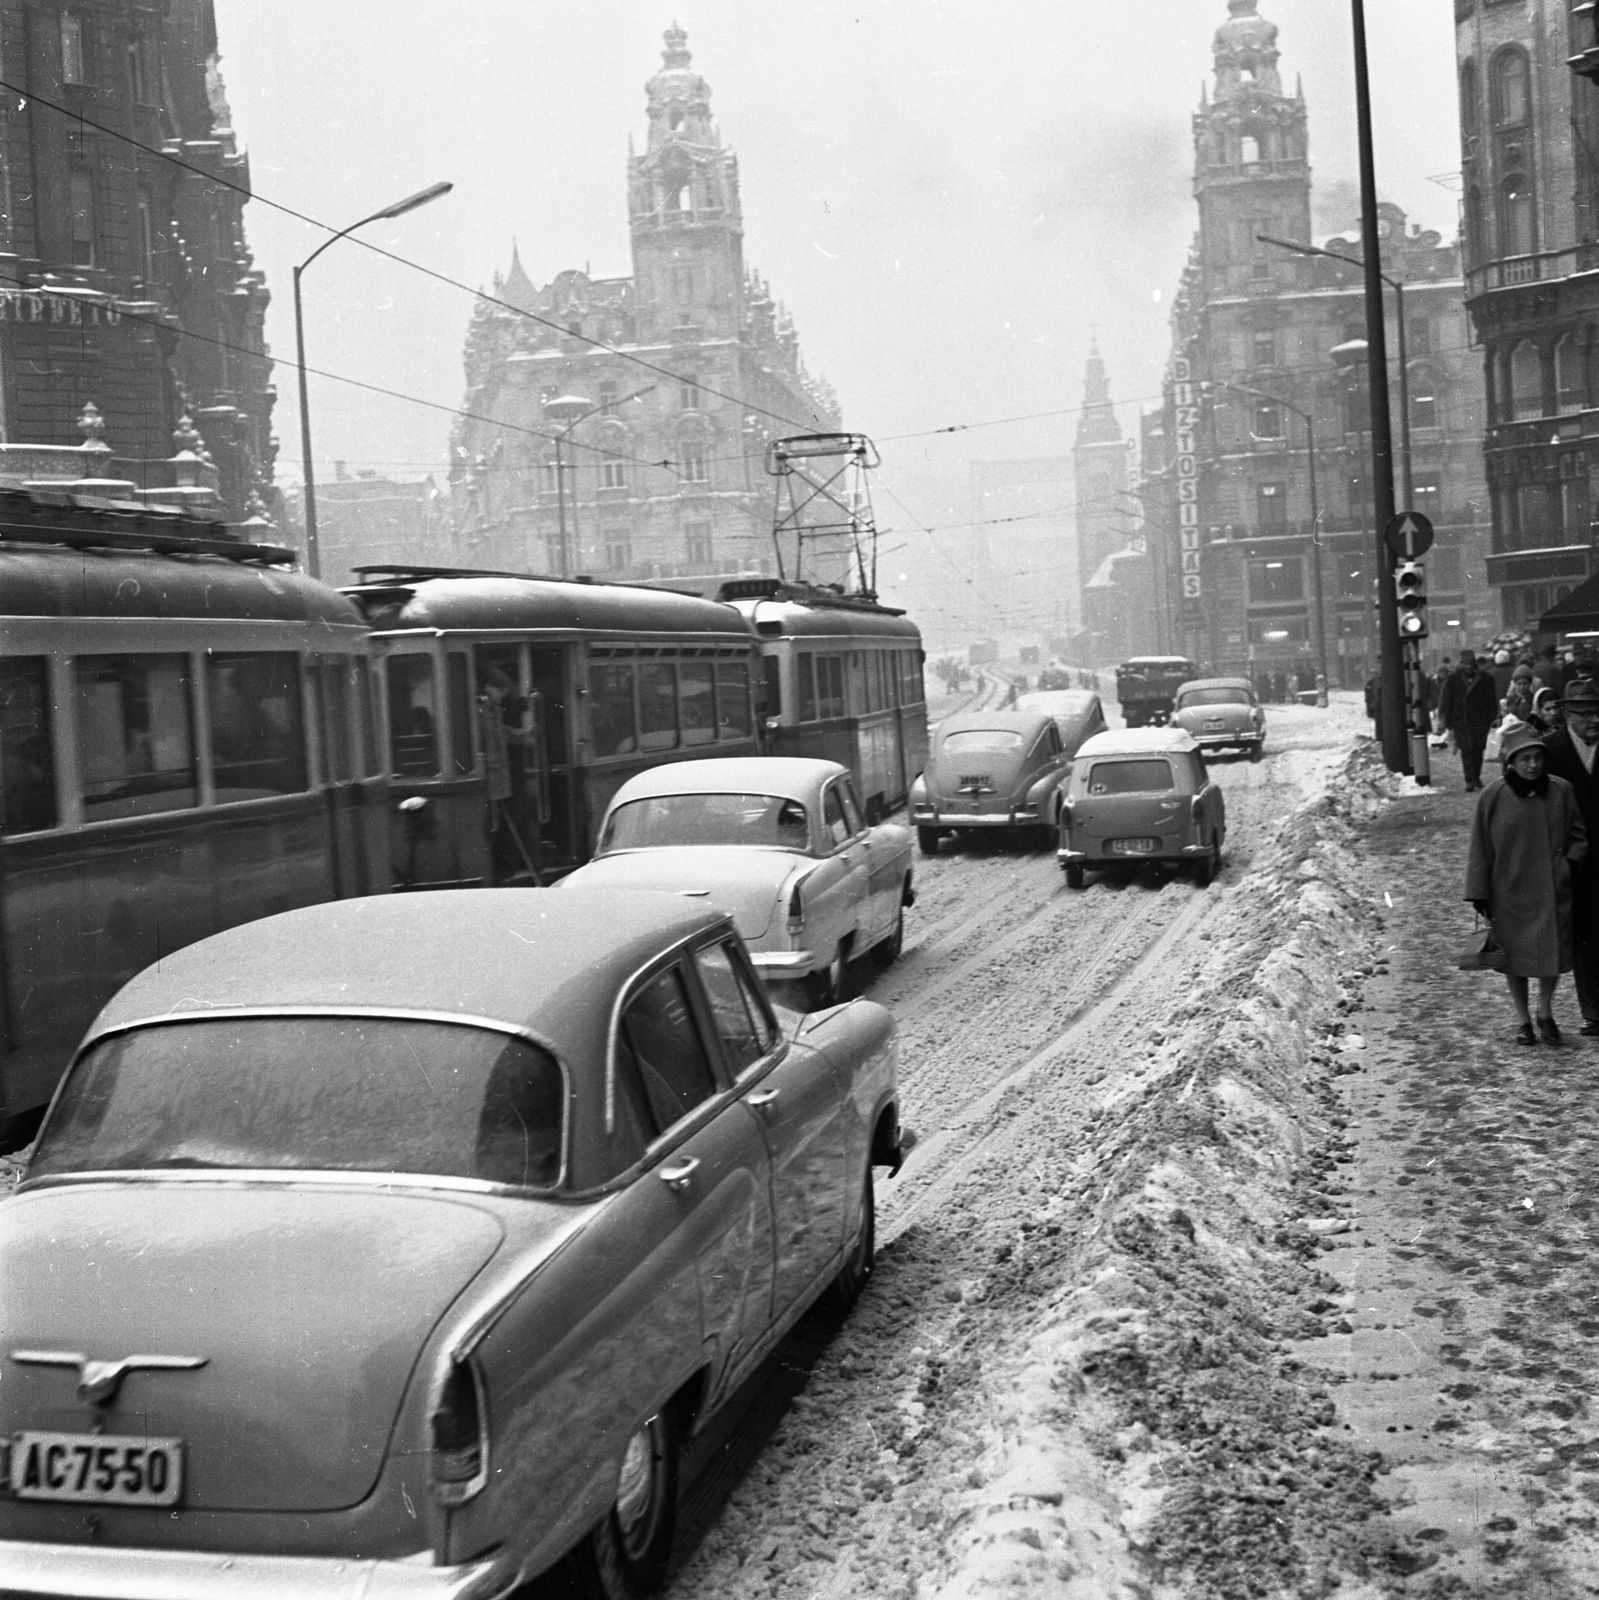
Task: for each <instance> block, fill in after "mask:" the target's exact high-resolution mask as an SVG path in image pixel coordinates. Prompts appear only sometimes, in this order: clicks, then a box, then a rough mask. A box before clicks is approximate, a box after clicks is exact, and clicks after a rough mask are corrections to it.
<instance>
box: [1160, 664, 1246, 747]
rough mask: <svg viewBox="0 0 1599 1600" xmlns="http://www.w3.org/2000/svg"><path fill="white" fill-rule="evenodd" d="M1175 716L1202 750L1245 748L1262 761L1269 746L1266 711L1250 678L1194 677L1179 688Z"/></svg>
mask: <svg viewBox="0 0 1599 1600" xmlns="http://www.w3.org/2000/svg"><path fill="white" fill-rule="evenodd" d="M1171 720H1172V726H1173V727H1176V728H1186V729H1187V730H1188V732H1189V733H1191V734H1193V736H1194V738H1195V740H1197V741H1198V744H1199V747H1200V749H1201V750H1242V751H1244V752H1245V753H1246V754H1247V755H1248V756H1249V759H1250V760H1251V761H1259V760H1260V758H1261V755H1262V754H1263V752H1264V750H1265V747H1266V713H1265V711H1264V710H1262V708H1261V704H1260V701H1259V700H1257V699H1256V698H1255V686H1254V685H1253V684H1252V683H1251V682H1250V681H1249V679H1248V678H1193V679H1191V680H1190V681H1189V682H1187V683H1185V684H1183V685H1181V687H1179V689H1178V690H1177V700H1176V705H1175V709H1174V710H1173V711H1172V716H1171Z"/></svg>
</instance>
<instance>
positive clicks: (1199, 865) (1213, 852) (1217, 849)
mask: <svg viewBox="0 0 1599 1600" xmlns="http://www.w3.org/2000/svg"><path fill="white" fill-rule="evenodd" d="M1220 871H1221V846H1220V845H1219V844H1217V843H1216V841H1215V839H1212V840H1211V841H1210V851H1209V853H1208V854H1207V855H1203V856H1201V857H1200V858H1199V860H1198V861H1196V862H1195V863H1194V882H1195V883H1196V884H1198V885H1199V887H1200V888H1201V889H1208V888H1209V887H1210V886H1211V884H1212V883H1214V882H1215V881H1216V874H1217V873H1218V872H1220Z"/></svg>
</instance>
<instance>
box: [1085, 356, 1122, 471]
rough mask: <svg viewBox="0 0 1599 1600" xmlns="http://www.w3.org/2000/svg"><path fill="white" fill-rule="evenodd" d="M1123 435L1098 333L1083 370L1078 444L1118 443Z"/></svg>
mask: <svg viewBox="0 0 1599 1600" xmlns="http://www.w3.org/2000/svg"><path fill="white" fill-rule="evenodd" d="M1121 437H1122V430H1121V424H1120V423H1119V422H1117V420H1116V411H1115V408H1114V407H1113V406H1112V405H1111V403H1110V379H1109V378H1108V377H1107V376H1106V374H1105V358H1104V357H1103V356H1102V355H1100V353H1099V339H1098V337H1097V336H1095V337H1093V338H1091V339H1090V341H1089V346H1088V366H1087V369H1086V370H1085V372H1084V374H1083V409H1082V412H1081V414H1080V415H1079V416H1078V418H1077V442H1078V444H1079V445H1085V444H1109V443H1112V442H1115V443H1117V444H1119V443H1120V442H1121Z"/></svg>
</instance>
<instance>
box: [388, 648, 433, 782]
mask: <svg viewBox="0 0 1599 1600" xmlns="http://www.w3.org/2000/svg"><path fill="white" fill-rule="evenodd" d="M438 725H439V716H438V696H437V692H436V691H435V689H434V686H433V657H432V656H429V655H423V654H421V653H420V652H418V653H415V654H406V655H395V656H390V657H389V747H390V750H391V752H392V754H391V757H390V759H391V761H392V762H393V766H394V776H395V777H396V778H436V777H438V775H439V739H438Z"/></svg>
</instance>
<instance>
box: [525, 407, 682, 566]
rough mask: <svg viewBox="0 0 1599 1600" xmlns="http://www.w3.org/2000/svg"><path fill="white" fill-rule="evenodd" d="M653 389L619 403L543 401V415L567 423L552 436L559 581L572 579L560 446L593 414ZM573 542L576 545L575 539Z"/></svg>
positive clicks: (574, 512)
mask: <svg viewBox="0 0 1599 1600" xmlns="http://www.w3.org/2000/svg"><path fill="white" fill-rule="evenodd" d="M654 389H655V385H654V384H653V383H651V384H646V385H645V387H644V388H642V389H635V390H634V391H633V392H632V394H625V395H623V396H622V398H621V399H620V400H599V401H594V400H590V399H589V398H588V396H587V395H581V394H561V395H557V396H556V397H555V398H554V399H553V400H546V401H545V402H544V412H545V415H546V416H551V417H554V418H555V420H556V421H557V422H562V421H564V422H565V423H566V426H565V427H564V428H562V429H561V430H560V431H559V432H558V433H557V434H555V435H554V438H555V504H556V511H557V515H558V517H559V525H560V530H561V540H560V555H561V563H560V565H561V570H560V572H559V574H557V576H559V577H562V578H569V577H571V576H572V573H571V565H572V562H571V550H570V547H569V545H568V544H567V539H566V465H565V462H564V460H563V458H562V454H561V451H562V447H563V446H564V445H565V443H566V440H567V437H568V435H570V433H571V432H572V430H573V429H574V428H575V427H576V426H577V425H578V423H580V422H583V421H586V420H587V419H588V418H589V417H592V416H593V415H594V413H595V412H596V411H604V410H606V409H607V408H608V407H612V406H625V405H626V404H627V403H628V401H629V400H637V399H638V398H639V396H640V395H646V394H651V393H653V392H654ZM572 532H573V533H574V534H576V532H577V497H576V495H575V494H574V496H573V499H572ZM573 542H574V543H575V542H576V541H575V539H574V541H573Z"/></svg>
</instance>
